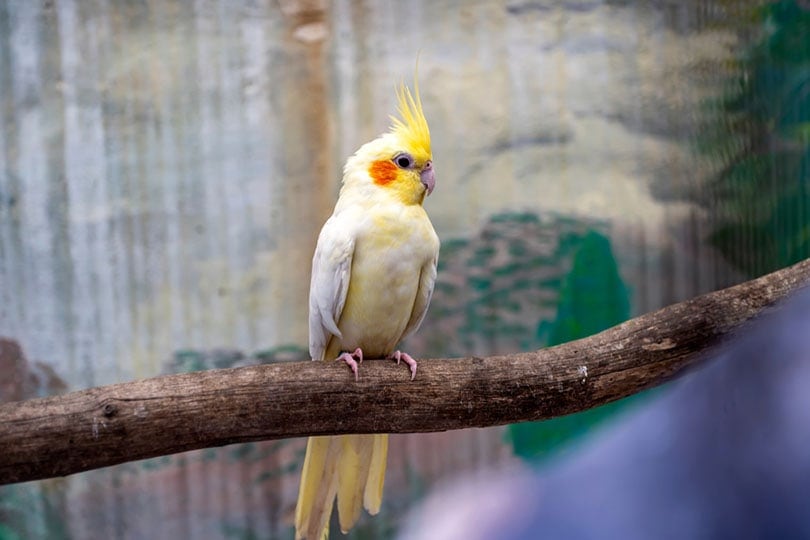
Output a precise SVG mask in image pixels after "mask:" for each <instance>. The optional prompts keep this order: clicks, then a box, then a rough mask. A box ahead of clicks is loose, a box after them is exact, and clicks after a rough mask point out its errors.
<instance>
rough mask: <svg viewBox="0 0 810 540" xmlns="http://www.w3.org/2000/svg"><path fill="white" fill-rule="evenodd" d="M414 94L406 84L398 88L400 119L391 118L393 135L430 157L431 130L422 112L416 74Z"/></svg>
mask: <svg viewBox="0 0 810 540" xmlns="http://www.w3.org/2000/svg"><path fill="white" fill-rule="evenodd" d="M413 89H414V91H413V93H411V90H410V88H408V87H407V86H406V85H405V83H401V84H400V85H399V87H398V88H397V112H398V113H399V118H397V117H396V116H391V122H392V124H391V133H393V134H394V135H396V136H397V137H398V138H400V139H401V140H402V141H403V142H404V143H405V144H406V145H407V146H408V147H409V148H413V149H414V150H417V149H418V150H421V151H423V152H424V153H426V154H428V155H430V154H431V152H430V129H429V128H428V123H427V120H425V115H424V113H423V112H422V98H421V97H420V96H419V81H418V80H417V78H416V74H414V83H413Z"/></svg>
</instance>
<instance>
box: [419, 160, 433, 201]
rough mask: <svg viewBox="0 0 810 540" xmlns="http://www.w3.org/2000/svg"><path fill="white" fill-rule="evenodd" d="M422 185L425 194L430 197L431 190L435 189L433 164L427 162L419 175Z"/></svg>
mask: <svg viewBox="0 0 810 540" xmlns="http://www.w3.org/2000/svg"><path fill="white" fill-rule="evenodd" d="M420 179H421V181H422V185H423V186H425V189H426V190H427V194H428V195H430V194H431V192H432V191H433V188H434V187H436V176H435V175H434V174H433V162H432V161H428V162H427V163H425V167H424V168H423V169H422V172H421V173H420Z"/></svg>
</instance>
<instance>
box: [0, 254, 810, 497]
mask: <svg viewBox="0 0 810 540" xmlns="http://www.w3.org/2000/svg"><path fill="white" fill-rule="evenodd" d="M808 281H810V261H804V262H801V263H799V264H796V265H794V266H792V267H789V268H786V269H784V270H780V271H778V272H775V273H773V274H770V275H767V276H764V277H762V278H759V279H756V280H753V281H749V282H746V283H743V284H741V285H737V286H735V287H731V288H728V289H725V290H722V291H717V292H714V293H710V294H706V295H703V296H700V297H697V298H694V299H692V300H689V301H686V302H682V303H680V304H675V305H672V306H669V307H667V308H664V309H661V310H659V311H656V312H653V313H649V314H647V315H643V316H641V317H638V318H635V319H633V320H631V321H628V322H626V323H624V324H621V325H619V326H616V327H614V328H611V329H609V330H606V331H604V332H602V333H600V334H597V335H595V336H592V337H589V338H586V339H581V340H578V341H574V342H571V343H566V344H564V345H560V346H558V347H553V348H549V349H542V350H539V351H535V352H528V353H521V354H512V355H504V356H492V357H488V358H459V359H441V360H423V361H421V362H420V364H419V372H418V373H417V376H416V380H415V381H413V382H411V381H410V380H409V377H408V370H407V369H405V368H404V367H403V366H397V365H396V364H394V363H393V362H389V361H366V362H364V363H363V364H362V365H361V370H360V381H359V382H354V379H353V377H352V376H351V373H350V372H349V370H348V369H347V368H346V366H345V365H343V364H342V363H338V362H296V363H284V364H273V365H262V366H251V367H243V368H235V369H222V370H211V371H202V372H195V373H186V374H181V375H170V376H165V377H157V378H154V379H146V380H140V381H133V382H128V383H122V384H115V385H111V386H104V387H99V388H91V389H88V390H83V391H79V392H72V393H70V394H66V395H61V396H54V397H49V398H43V399H34V400H30V401H23V402H16V403H7V404H3V405H0V483H12V482H22V481H26V480H35V479H41V478H48V477H52V476H63V475H67V474H72V473H76V472H79V471H85V470H88V469H94V468H98V467H105V466H108V465H114V464H117V463H122V462H125V461H133V460H138V459H144V458H149V457H154V456H160V455H166V454H172V453H176V452H182V451H185V450H192V449H197V448H204V447H210V446H221V445H225V444H230V443H236V442H246V441H257V440H264V439H278V438H285V437H299V436H304V435H313V434H336V433H405V432H415V431H420V432H427V431H443V430H448V429H460V428H469V427H484V426H494V425H500V424H507V423H513V422H523V421H527V420H538V419H542V418H551V417H554V416H559V415H563V414H568V413H573V412H576V411H582V410H585V409H589V408H591V407H595V406H597V405H601V404H603V403H607V402H609V401H612V400H615V399H618V398H621V397H624V396H628V395H630V394H633V393H636V392H638V391H640V390H643V389H645V388H649V387H651V386H654V385H657V384H660V383H662V382H664V381H666V380H668V379H670V378H672V377H673V376H674V375H676V374H678V373H680V372H681V371H683V370H684V369H685V368H687V367H689V366H690V365H692V364H693V363H694V362H695V361H696V360H698V359H699V357H700V356H701V353H703V352H704V351H706V350H707V349H708V348H709V347H711V346H713V345H716V344H718V343H719V342H721V341H722V340H723V338H724V337H725V336H727V335H728V334H729V332H731V331H732V330H733V329H735V328H737V327H738V326H739V325H740V324H742V323H744V322H745V321H747V320H749V319H751V318H752V317H754V316H755V315H756V314H757V313H759V312H760V311H761V310H762V309H763V308H765V307H767V306H769V305H771V304H773V303H774V302H776V301H778V300H781V299H782V298H783V297H785V296H786V295H787V294H788V293H790V292H791V291H794V290H796V289H797V288H799V287H801V286H803V285H805V284H806V283H808Z"/></svg>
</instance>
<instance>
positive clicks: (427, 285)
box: [402, 248, 439, 339]
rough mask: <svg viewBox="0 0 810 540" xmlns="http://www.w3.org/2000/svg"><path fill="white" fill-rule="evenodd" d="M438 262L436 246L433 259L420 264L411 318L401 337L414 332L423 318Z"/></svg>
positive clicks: (434, 281) (431, 294)
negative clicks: (420, 268) (417, 286)
mask: <svg viewBox="0 0 810 540" xmlns="http://www.w3.org/2000/svg"><path fill="white" fill-rule="evenodd" d="M438 262H439V252H438V248H437V250H436V255H435V256H434V257H433V260H431V261H429V262H428V263H426V264H425V265H423V266H422V271H421V273H420V275H419V289H418V290H417V291H416V298H415V299H414V302H413V310H412V311H411V318H410V319H408V324H407V325H406V326H405V331H404V332H403V333H402V339H405V338H406V337H408V336H409V335H411V334H413V333H414V332H416V330H417V329H418V328H419V325H420V324H422V320H423V319H424V318H425V314H426V313H427V309H428V305H429V304H430V297H431V296H433V286H434V285H435V284H436V265H437V264H438Z"/></svg>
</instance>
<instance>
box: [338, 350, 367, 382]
mask: <svg viewBox="0 0 810 540" xmlns="http://www.w3.org/2000/svg"><path fill="white" fill-rule="evenodd" d="M355 358H357V360H355ZM337 359H338V360H343V361H344V362H346V363H347V364H348V365H349V367H350V368H352V373H354V380H355V381H359V380H360V375H358V372H357V365H358V364H362V363H363V351H362V350H361V349H360V348H359V347H358V348H357V349H355V350H354V352H352V353H349V352H344V353H340V356H338V357H337Z"/></svg>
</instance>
